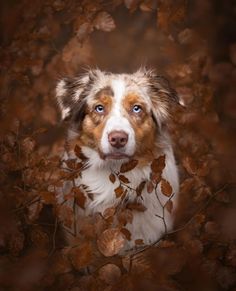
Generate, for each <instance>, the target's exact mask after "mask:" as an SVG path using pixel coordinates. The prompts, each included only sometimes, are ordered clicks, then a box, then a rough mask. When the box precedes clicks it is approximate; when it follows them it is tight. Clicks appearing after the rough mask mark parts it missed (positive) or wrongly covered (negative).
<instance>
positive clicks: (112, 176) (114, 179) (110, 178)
mask: <svg viewBox="0 0 236 291" xmlns="http://www.w3.org/2000/svg"><path fill="white" fill-rule="evenodd" d="M109 180H110V181H111V182H112V183H113V184H114V183H115V181H116V176H115V175H114V174H113V173H111V174H110V175H109Z"/></svg>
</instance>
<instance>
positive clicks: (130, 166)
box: [120, 160, 138, 173]
mask: <svg viewBox="0 0 236 291" xmlns="http://www.w3.org/2000/svg"><path fill="white" fill-rule="evenodd" d="M137 164H138V161H137V160H130V161H128V162H126V163H123V164H122V165H121V167H120V172H121V173H126V172H129V171H131V170H133V169H134V168H135V167H136V166H137Z"/></svg>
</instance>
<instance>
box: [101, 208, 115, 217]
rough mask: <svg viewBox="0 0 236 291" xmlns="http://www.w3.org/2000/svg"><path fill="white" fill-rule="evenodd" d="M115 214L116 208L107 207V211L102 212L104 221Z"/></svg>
mask: <svg viewBox="0 0 236 291" xmlns="http://www.w3.org/2000/svg"><path fill="white" fill-rule="evenodd" d="M115 213H116V208H115V207H109V208H107V209H105V210H104V212H103V215H102V216H103V217H104V219H108V218H110V217H113V216H114V215H115Z"/></svg>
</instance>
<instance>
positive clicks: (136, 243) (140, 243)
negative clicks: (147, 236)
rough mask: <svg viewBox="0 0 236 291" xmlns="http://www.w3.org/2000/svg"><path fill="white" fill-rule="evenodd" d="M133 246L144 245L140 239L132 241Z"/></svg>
mask: <svg viewBox="0 0 236 291" xmlns="http://www.w3.org/2000/svg"><path fill="white" fill-rule="evenodd" d="M134 243H135V245H136V246H141V245H144V241H143V240H142V239H136V240H135V241H134Z"/></svg>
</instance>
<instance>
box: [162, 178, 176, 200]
mask: <svg viewBox="0 0 236 291" xmlns="http://www.w3.org/2000/svg"><path fill="white" fill-rule="evenodd" d="M172 191H173V190H172V187H171V185H170V183H169V182H168V181H167V180H165V179H162V180H161V192H162V194H164V195H165V196H167V197H170V196H171V194H172Z"/></svg>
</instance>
